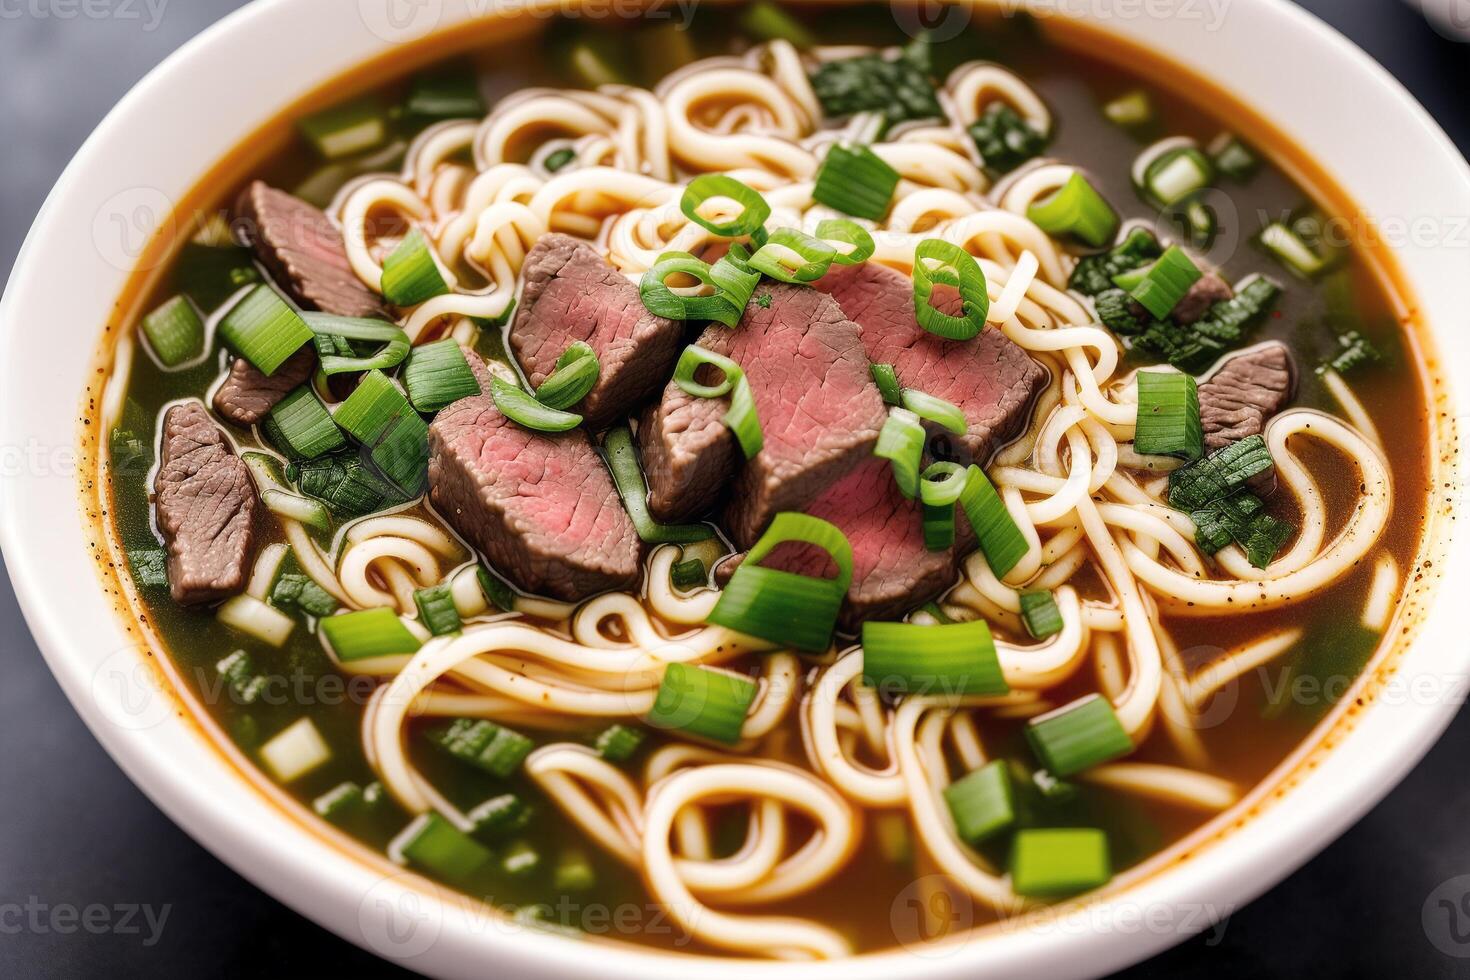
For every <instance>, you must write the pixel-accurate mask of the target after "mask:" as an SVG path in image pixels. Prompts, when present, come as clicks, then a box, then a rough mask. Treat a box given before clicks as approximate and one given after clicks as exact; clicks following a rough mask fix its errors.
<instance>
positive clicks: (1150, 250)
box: [1067, 228, 1164, 296]
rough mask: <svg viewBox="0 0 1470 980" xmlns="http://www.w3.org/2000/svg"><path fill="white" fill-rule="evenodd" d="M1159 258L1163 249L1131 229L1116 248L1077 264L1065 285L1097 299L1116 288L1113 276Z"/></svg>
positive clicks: (1150, 235)
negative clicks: (1098, 296)
mask: <svg viewBox="0 0 1470 980" xmlns="http://www.w3.org/2000/svg"><path fill="white" fill-rule="evenodd" d="M1163 254H1164V249H1163V247H1162V246H1160V245H1159V240H1158V239H1157V238H1155V237H1154V236H1153V233H1152V232H1149V231H1146V230H1144V229H1142V228H1135V229H1133V231H1131V232H1129V233H1128V237H1127V238H1125V239H1123V241H1122V242H1120V243H1119V244H1118V245H1117V246H1116V247H1114V248H1112V249H1110V250H1109V251H1106V252H1101V253H1099V254H1097V255H1089V256H1087V257H1086V258H1083V259H1082V260H1081V261H1079V262H1078V263H1077V268H1076V269H1074V270H1073V271H1072V278H1071V280H1070V281H1069V282H1068V283H1067V285H1068V286H1069V287H1070V288H1072V289H1075V290H1077V291H1078V292H1079V293H1083V294H1085V295H1087V296H1097V295H1100V294H1102V293H1106V292H1109V291H1111V290H1113V289H1115V288H1116V287H1115V286H1114V285H1113V277H1114V276H1118V275H1122V274H1123V273H1125V272H1129V271H1131V270H1133V269H1141V268H1143V267H1144V266H1146V265H1149V264H1150V263H1152V262H1153V261H1155V260H1156V259H1158V257H1159V256H1160V255H1163Z"/></svg>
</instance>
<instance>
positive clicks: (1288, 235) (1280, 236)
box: [1260, 222, 1328, 279]
mask: <svg viewBox="0 0 1470 980" xmlns="http://www.w3.org/2000/svg"><path fill="white" fill-rule="evenodd" d="M1260 240H1261V246H1262V247H1263V248H1265V249H1266V250H1267V251H1268V252H1270V253H1271V254H1272V255H1274V256H1275V257H1276V258H1277V260H1279V261H1280V262H1281V263H1282V264H1283V265H1285V266H1286V267H1287V268H1288V269H1290V270H1291V271H1292V272H1293V273H1294V274H1296V275H1297V276H1298V277H1300V278H1302V279H1313V278H1316V277H1317V276H1318V275H1320V274H1321V273H1322V271H1323V270H1324V269H1326V268H1327V264H1328V263H1327V260H1326V259H1324V258H1323V257H1322V256H1321V255H1319V254H1317V252H1316V251H1314V250H1313V249H1312V247H1311V246H1310V245H1308V244H1307V243H1306V242H1305V241H1303V240H1302V237H1301V236H1300V235H1298V234H1297V233H1296V232H1295V231H1294V230H1292V229H1291V228H1288V227H1287V226H1286V225H1283V224H1281V223H1280V222H1275V223H1273V224H1270V225H1267V226H1266V228H1265V230H1264V231H1262V232H1261V239H1260Z"/></svg>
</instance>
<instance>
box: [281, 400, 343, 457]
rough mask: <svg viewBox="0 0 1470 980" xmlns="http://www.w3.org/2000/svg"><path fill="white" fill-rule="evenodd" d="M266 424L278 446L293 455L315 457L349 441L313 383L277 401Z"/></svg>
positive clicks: (288, 454)
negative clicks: (312, 386) (343, 435)
mask: <svg viewBox="0 0 1470 980" xmlns="http://www.w3.org/2000/svg"><path fill="white" fill-rule="evenodd" d="M263 428H264V429H265V434H266V436H267V437H269V438H270V441H271V442H272V443H274V444H275V446H276V448H277V449H279V450H281V452H283V453H285V454H286V455H287V456H289V457H291V458H292V459H315V458H316V457H318V456H321V455H323V454H324V453H329V452H332V451H334V450H337V449H341V448H343V447H344V446H346V445H347V440H346V439H344V438H343V437H342V430H341V429H339V428H337V423H335V422H333V421H332V416H331V414H330V413H329V412H328V411H327V409H326V406H325V405H323V404H322V403H321V400H320V399H319V398H317V396H316V392H315V391H313V390H312V388H311V385H302V386H301V387H300V388H297V389H296V390H295V391H293V392H291V393H290V394H289V395H287V396H286V397H285V398H282V399H281V400H280V401H279V402H277V403H276V404H275V406H274V407H273V408H272V409H271V410H270V412H269V414H267V415H266V417H265V422H264V424H263Z"/></svg>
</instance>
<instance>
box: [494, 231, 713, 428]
mask: <svg viewBox="0 0 1470 980" xmlns="http://www.w3.org/2000/svg"><path fill="white" fill-rule="evenodd" d="M521 276H522V282H523V286H522V291H521V301H520V307H519V310H518V311H517V313H516V318H515V324H514V326H513V327H512V328H511V331H510V346H511V350H512V352H513V353H514V354H515V356H516V359H517V360H518V361H519V362H520V365H521V369H522V370H524V371H525V373H526V378H527V379H528V380H529V381H530V382H531V384H532V386H533V387H539V386H540V385H541V384H542V383H543V382H544V381H545V380H546V379H547V378H548V377H550V376H551V373H552V372H553V371H555V370H556V359H557V358H558V357H560V356H561V355H562V353H563V352H565V351H566V349H567V348H568V347H570V346H571V345H572V344H573V343H574V342H576V341H579V340H580V341H584V342H585V343H586V344H588V345H589V346H590V347H591V348H592V349H593V350H594V351H596V352H597V358H598V361H599V363H600V369H601V373H600V374H599V376H598V379H597V384H596V385H594V386H593V388H592V390H591V391H590V392H588V393H587V397H586V398H584V399H582V401H581V402H580V403H579V404H578V405H577V406H576V407H575V408H574V409H573V411H576V412H579V413H581V414H582V416H583V417H584V418H585V419H586V425H587V428H588V429H589V430H590V431H593V432H596V431H599V430H601V429H605V428H607V427H608V426H610V425H612V424H613V423H615V422H617V421H619V420H620V419H622V418H623V417H624V416H626V415H627V414H628V413H629V412H631V411H632V410H633V409H635V408H637V407H638V406H639V405H641V404H642V403H643V402H645V401H647V400H648V399H650V398H652V397H654V396H655V395H656V394H657V393H658V392H659V390H660V388H661V387H662V386H663V384H664V382H666V381H667V380H668V379H669V375H670V374H672V373H673V370H674V363H675V361H677V360H678V358H679V353H680V351H682V350H683V347H684V327H683V324H682V323H679V322H676V321H674V320H669V319H666V318H665V317H661V316H655V315H654V314H652V313H650V312H648V310H647V308H645V307H644V305H643V301H642V299H641V298H639V295H638V286H637V285H636V284H635V283H633V282H632V281H631V280H630V279H628V277H627V276H625V275H623V274H622V273H621V272H619V271H618V270H617V269H615V268H613V267H612V265H611V264H610V263H609V262H608V261H607V260H606V259H604V258H603V257H602V255H601V254H599V253H598V251H597V250H596V249H595V248H593V247H592V246H591V245H589V244H588V243H586V242H584V241H581V240H580V239H576V238H572V237H571V236H569V235H547V236H545V237H544V238H542V239H541V240H540V241H539V242H537V243H536V245H535V247H534V248H532V249H531V251H530V253H529V254H528V255H527V256H526V262H525V265H524V266H523V267H522V270H521Z"/></svg>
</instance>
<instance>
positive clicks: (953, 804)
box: [931, 627, 1016, 844]
mask: <svg viewBox="0 0 1470 980" xmlns="http://www.w3.org/2000/svg"><path fill="white" fill-rule="evenodd" d="M931 628H932V627H931ZM944 802H945V803H946V804H948V805H949V815H950V816H951V817H952V818H953V819H954V827H955V832H956V833H958V834H959V836H960V839H961V840H963V841H965V842H966V843H969V844H978V843H980V842H981V841H984V840H988V839H989V838H991V837H994V836H995V835H996V834H998V833H1000V832H1001V831H1003V830H1005V829H1006V828H1008V827H1010V826H1011V825H1012V824H1013V823H1015V822H1016V804H1015V793H1014V790H1012V788H1011V774H1010V768H1009V767H1008V766H1007V765H1006V764H1005V762H1004V761H1003V760H1001V759H995V760H993V761H991V762H987V763H986V764H985V765H983V766H981V767H980V768H979V769H976V770H975V771H974V772H972V773H970V774H969V775H968V776H965V777H964V778H963V779H959V780H956V781H955V782H953V783H950V784H949V785H948V786H946V787H944Z"/></svg>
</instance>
